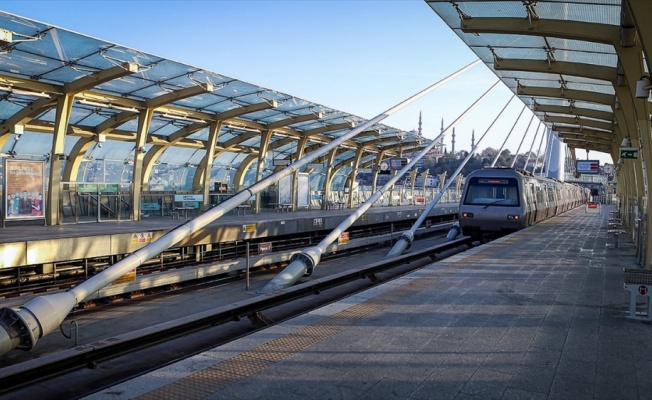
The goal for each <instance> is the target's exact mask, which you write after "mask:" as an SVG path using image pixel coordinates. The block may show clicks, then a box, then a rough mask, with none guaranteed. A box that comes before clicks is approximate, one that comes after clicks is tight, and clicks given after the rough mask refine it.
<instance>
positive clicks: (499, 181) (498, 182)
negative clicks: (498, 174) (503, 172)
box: [478, 178, 509, 185]
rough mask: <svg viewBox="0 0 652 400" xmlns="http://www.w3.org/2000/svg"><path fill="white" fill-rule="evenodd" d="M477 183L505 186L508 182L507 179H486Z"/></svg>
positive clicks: (481, 179)
mask: <svg viewBox="0 0 652 400" xmlns="http://www.w3.org/2000/svg"><path fill="white" fill-rule="evenodd" d="M478 183H480V184H483V183H484V184H485V185H486V184H490V185H507V184H508V183H509V181H508V180H507V179H495V178H494V179H491V178H489V179H486V178H479V179H478Z"/></svg>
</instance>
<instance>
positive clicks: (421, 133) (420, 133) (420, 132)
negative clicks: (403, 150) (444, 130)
mask: <svg viewBox="0 0 652 400" xmlns="http://www.w3.org/2000/svg"><path fill="white" fill-rule="evenodd" d="M421 135H423V132H422V131H421V111H419V136H421Z"/></svg>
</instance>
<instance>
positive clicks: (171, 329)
mask: <svg viewBox="0 0 652 400" xmlns="http://www.w3.org/2000/svg"><path fill="white" fill-rule="evenodd" d="M416 242H417V241H415V244H416ZM469 245H470V240H469V238H466V237H463V238H460V239H457V240H455V241H451V242H447V243H443V244H439V245H437V246H434V247H426V248H421V249H413V250H412V251H411V252H410V253H408V254H405V255H403V256H400V257H395V258H392V259H390V260H381V261H378V262H374V263H371V264H369V265H366V266H363V267H358V268H355V269H350V268H349V269H346V270H344V271H342V272H338V273H335V274H330V275H324V276H322V277H315V279H312V280H309V281H307V282H304V283H301V284H298V285H295V286H294V287H292V288H289V289H287V290H284V291H282V292H279V293H274V294H271V295H261V296H253V294H250V295H249V297H248V298H244V299H243V300H239V301H237V302H235V303H230V304H225V305H223V306H220V307H216V308H213V309H210V310H207V311H203V312H200V313H195V314H192V315H188V316H185V317H183V318H178V319H175V320H173V321H169V322H164V323H159V324H157V325H155V326H151V327H148V328H144V329H139V330H136V331H133V332H129V333H126V334H122V335H117V336H113V337H110V338H107V339H104V340H101V341H97V342H94V343H91V344H86V345H81V346H77V347H75V348H72V349H68V350H64V351H60V352H56V353H53V354H48V355H43V356H42V357H40V358H37V359H33V360H29V361H26V362H22V363H18V364H15V365H11V366H8V367H5V368H2V369H0V393H1V394H2V395H3V398H7V399H11V398H16V399H18V398H23V399H24V398H39V399H50V398H51V399H55V398H56V399H61V398H79V397H81V396H84V395H87V394H90V393H93V392H95V391H97V390H100V389H102V388H104V387H108V386H111V385H113V384H115V383H116V382H119V381H122V380H125V379H129V378H131V377H134V376H137V375H139V374H142V373H144V372H147V371H149V370H151V369H153V368H158V367H160V366H161V365H164V364H166V363H170V362H173V361H176V360H179V359H182V358H185V357H188V356H190V355H192V354H195V353H198V352H201V351H204V350H206V349H208V348H212V347H215V346H217V345H219V344H221V343H226V342H228V341H230V340H233V339H234V338H237V337H240V336H242V335H246V334H249V333H251V332H252V331H254V330H256V329H260V328H262V327H265V326H267V325H268V324H270V323H274V322H278V321H282V320H285V319H287V318H290V317H292V316H295V315H298V314H301V313H304V312H306V311H308V310H310V309H314V308H316V307H319V306H321V305H323V304H325V303H329V302H332V301H335V300H337V299H340V298H342V297H344V296H348V295H350V294H351V293H355V292H357V291H360V290H364V289H366V288H369V287H371V286H373V285H376V284H378V283H380V282H382V281H385V280H388V279H391V278H392V277H394V276H398V275H402V274H404V273H406V272H408V271H410V270H414V269H417V268H419V267H421V266H423V265H427V264H429V263H430V262H432V260H433V259H436V258H439V257H445V256H446V254H451V253H454V252H458V251H461V250H463V249H466V248H468V246H469ZM415 247H416V246H415ZM385 252H386V250H385ZM342 261H343V263H344V264H347V265H349V266H350V264H351V261H350V260H348V261H347V259H343V260H342ZM317 270H318V269H317ZM265 279H267V278H265ZM317 294H318V295H317ZM0 361H2V360H0Z"/></svg>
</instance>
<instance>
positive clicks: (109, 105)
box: [77, 99, 138, 112]
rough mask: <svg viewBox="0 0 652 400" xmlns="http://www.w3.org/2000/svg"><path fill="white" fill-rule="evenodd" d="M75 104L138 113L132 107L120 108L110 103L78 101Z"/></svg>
mask: <svg viewBox="0 0 652 400" xmlns="http://www.w3.org/2000/svg"><path fill="white" fill-rule="evenodd" d="M77 102H78V103H79V104H83V105H86V106H93V107H102V108H109V109H112V110H120V111H129V112H138V109H136V108H134V107H125V106H120V105H117V104H112V103H100V102H98V101H92V100H86V99H78V100H77Z"/></svg>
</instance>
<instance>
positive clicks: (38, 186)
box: [3, 158, 45, 220]
mask: <svg viewBox="0 0 652 400" xmlns="http://www.w3.org/2000/svg"><path fill="white" fill-rule="evenodd" d="M44 171H45V163H44V162H43V161H32V160H16V159H8V158H5V162H4V180H5V182H6V184H5V186H4V190H3V197H4V199H5V200H4V208H3V209H4V212H3V213H4V218H5V219H6V220H11V219H43V218H45V215H44V210H45V196H44V195H43V194H44V192H45V179H44V176H43V174H44Z"/></svg>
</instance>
